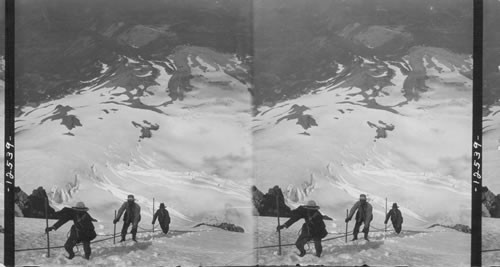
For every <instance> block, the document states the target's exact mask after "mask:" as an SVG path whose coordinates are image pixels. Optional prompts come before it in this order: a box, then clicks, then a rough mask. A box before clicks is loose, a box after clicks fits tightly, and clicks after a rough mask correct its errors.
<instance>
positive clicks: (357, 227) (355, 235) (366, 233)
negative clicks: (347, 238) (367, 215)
mask: <svg viewBox="0 0 500 267" xmlns="http://www.w3.org/2000/svg"><path fill="white" fill-rule="evenodd" d="M362 224H364V222H363V221H362V220H360V221H356V224H354V230H352V235H353V236H354V238H356V239H357V238H358V233H359V228H360V227H361V225H362ZM363 233H365V238H368V230H367V231H364V229H363Z"/></svg>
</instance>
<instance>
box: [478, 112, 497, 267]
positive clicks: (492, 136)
mask: <svg viewBox="0 0 500 267" xmlns="http://www.w3.org/2000/svg"><path fill="white" fill-rule="evenodd" d="M482 149H483V157H482V161H483V170H482V171H483V176H482V177H483V186H487V187H488V189H489V190H490V191H492V192H493V193H495V194H500V180H499V179H498V177H499V176H498V174H499V173H500V106H498V105H493V106H491V107H490V108H489V113H488V115H486V116H485V117H484V118H483V146H482ZM499 225H500V219H498V218H484V217H483V218H482V249H483V250H499V249H500V239H499V233H500V227H499ZM482 264H483V265H484V266H493V265H499V264H500V252H499V251H489V252H484V253H483V254H482Z"/></svg>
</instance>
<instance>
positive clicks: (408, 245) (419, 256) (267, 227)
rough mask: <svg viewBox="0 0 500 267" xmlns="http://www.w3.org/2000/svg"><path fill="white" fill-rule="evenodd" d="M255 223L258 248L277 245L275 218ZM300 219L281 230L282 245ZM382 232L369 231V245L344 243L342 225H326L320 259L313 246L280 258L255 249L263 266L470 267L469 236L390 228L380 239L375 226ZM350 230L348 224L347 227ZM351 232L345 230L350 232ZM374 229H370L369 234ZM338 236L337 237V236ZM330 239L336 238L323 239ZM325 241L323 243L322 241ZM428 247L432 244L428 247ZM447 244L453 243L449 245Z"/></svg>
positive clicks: (295, 231)
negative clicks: (397, 232)
mask: <svg viewBox="0 0 500 267" xmlns="http://www.w3.org/2000/svg"><path fill="white" fill-rule="evenodd" d="M257 220H258V222H257V225H258V240H259V242H258V246H269V245H277V244H278V234H277V233H276V230H275V229H276V219H275V218H265V217H259V218H257ZM302 223H303V220H301V221H299V222H297V223H295V224H294V225H292V227H290V228H288V229H286V230H282V231H281V242H282V244H283V245H286V244H294V243H295V240H296V239H297V236H298V231H299V230H300V227H301V225H302ZM377 226H378V227H379V229H382V231H379V232H372V233H370V235H369V238H370V242H366V241H364V240H360V241H356V242H351V241H350V240H351V239H352V236H351V235H349V236H348V240H349V241H348V243H345V238H344V236H343V233H344V232H345V228H343V227H344V226H343V225H339V226H338V227H334V226H332V225H330V224H328V223H327V230H328V232H330V233H331V234H330V235H328V236H327V237H326V238H325V239H324V241H323V242H322V245H323V253H322V256H321V257H320V258H318V257H316V256H315V255H314V254H315V249H314V243H312V242H311V243H309V244H308V245H306V247H305V248H306V250H307V254H306V255H305V256H304V257H302V258H300V257H298V256H297V254H296V253H298V250H297V249H296V248H295V246H294V245H291V246H284V247H282V255H278V248H277V247H273V248H263V249H258V250H257V258H258V263H259V264H266V265H283V264H284V265H288V266H294V265H296V264H300V265H301V266H304V265H310V264H314V265H326V266H361V265H363V264H367V265H369V266H397V265H410V266H470V264H469V263H468V262H469V258H470V257H469V253H464V252H465V251H470V242H469V239H470V235H469V234H464V233H460V232H456V231H454V230H450V229H445V228H444V229H443V228H440V227H437V228H431V229H426V230H425V231H421V232H419V231H413V230H415V229H412V230H410V231H407V230H408V228H405V226H403V232H402V233H401V234H399V235H396V234H395V233H394V232H393V231H392V229H391V228H388V231H387V233H386V235H385V238H384V232H383V226H382V225H380V224H378V225H377ZM349 228H352V225H351V224H350V225H349ZM351 230H352V229H349V231H351ZM373 230H374V229H372V231H373ZM338 233H340V234H338ZM332 237H340V238H337V239H333V240H326V239H329V238H332ZM325 240H326V241H325ZM430 244H432V245H430ZM450 244H454V245H453V246H450Z"/></svg>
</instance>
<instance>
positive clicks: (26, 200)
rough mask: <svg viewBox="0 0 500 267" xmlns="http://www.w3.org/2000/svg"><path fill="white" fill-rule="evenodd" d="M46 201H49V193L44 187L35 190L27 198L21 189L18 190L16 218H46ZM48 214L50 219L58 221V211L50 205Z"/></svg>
mask: <svg viewBox="0 0 500 267" xmlns="http://www.w3.org/2000/svg"><path fill="white" fill-rule="evenodd" d="M45 199H47V192H45V189H43V187H41V186H40V187H38V188H37V189H35V190H33V192H32V193H31V195H29V196H27V195H26V193H24V192H23V191H22V190H21V188H19V187H18V189H17V188H16V197H15V205H16V207H17V208H19V209H16V211H17V212H16V216H18V217H27V218H45ZM47 213H48V218H49V219H57V216H56V211H55V210H54V209H53V208H52V207H51V206H50V205H48V207H47Z"/></svg>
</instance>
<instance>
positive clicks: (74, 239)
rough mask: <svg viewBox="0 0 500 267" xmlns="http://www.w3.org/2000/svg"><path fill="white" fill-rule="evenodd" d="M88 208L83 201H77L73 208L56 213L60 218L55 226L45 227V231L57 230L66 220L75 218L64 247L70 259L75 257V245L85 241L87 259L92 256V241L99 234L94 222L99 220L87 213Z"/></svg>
mask: <svg viewBox="0 0 500 267" xmlns="http://www.w3.org/2000/svg"><path fill="white" fill-rule="evenodd" d="M88 210H89V209H88V208H87V207H85V204H84V203H83V202H78V203H76V206H75V207H72V208H63V209H62V210H61V211H59V212H57V213H56V216H58V217H59V220H58V221H57V222H56V223H55V224H54V225H53V226H50V227H47V228H46V229H45V232H49V231H52V230H57V229H58V228H59V227H61V226H62V225H63V224H65V223H66V222H68V221H70V220H73V225H72V226H71V229H70V234H69V237H68V240H66V243H65V244H64V248H65V249H66V251H67V252H68V254H69V256H68V259H72V258H73V257H75V253H74V252H73V247H75V246H76V244H78V243H80V242H81V243H83V251H84V252H85V259H87V260H88V259H89V258H90V253H91V249H90V241H92V240H93V239H94V238H95V237H96V236H97V234H96V232H95V230H94V224H93V223H92V222H97V220H96V219H94V218H92V217H91V216H90V214H88V213H87V211H88Z"/></svg>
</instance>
